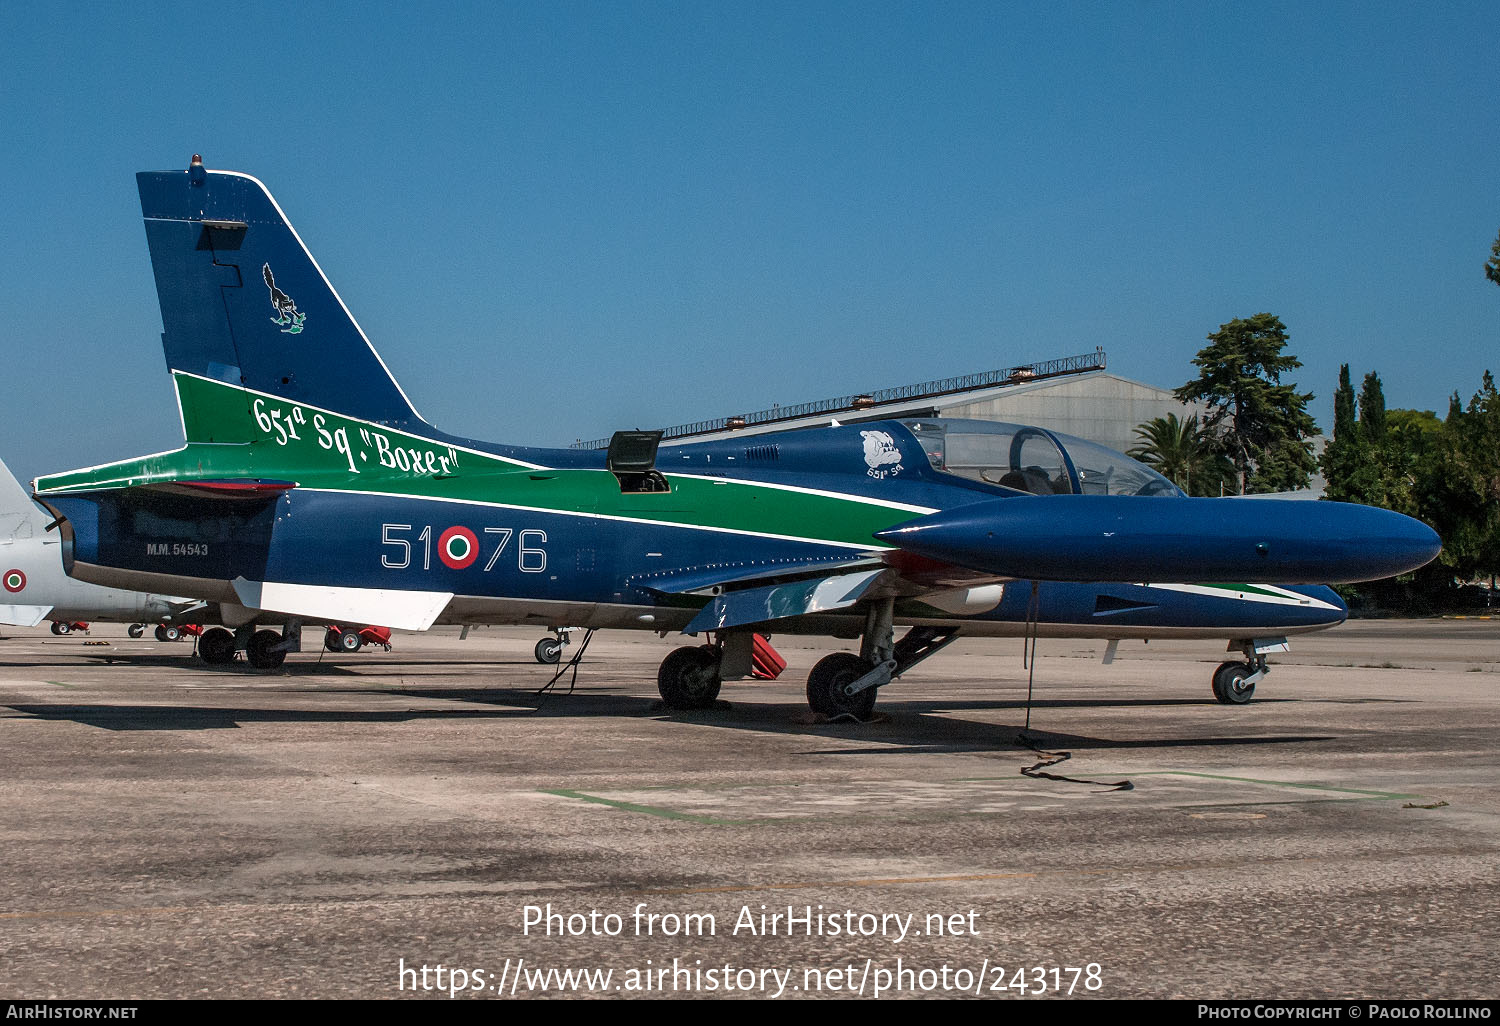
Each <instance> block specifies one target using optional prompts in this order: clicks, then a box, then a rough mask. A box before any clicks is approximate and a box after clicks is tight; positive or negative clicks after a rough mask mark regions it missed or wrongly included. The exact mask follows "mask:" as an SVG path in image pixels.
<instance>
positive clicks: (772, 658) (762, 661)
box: [750, 634, 786, 680]
mask: <svg viewBox="0 0 1500 1026" xmlns="http://www.w3.org/2000/svg"><path fill="white" fill-rule="evenodd" d="M784 669H786V660H785V659H783V658H781V653H780V652H778V651H776V650H775V649H774V648H772V647H771V642H770V641H769V640H768V639H767V638H766V636H765V635H764V634H757V635H756V636H755V647H754V648H753V649H752V650H751V653H750V676H752V677H758V678H760V679H761V680H775V679H776V678H777V677H779V676H781V671H782V670H784Z"/></svg>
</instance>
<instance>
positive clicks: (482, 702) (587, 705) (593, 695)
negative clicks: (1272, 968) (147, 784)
mask: <svg viewBox="0 0 1500 1026" xmlns="http://www.w3.org/2000/svg"><path fill="white" fill-rule="evenodd" d="M298 694H299V695H302V696H307V697H314V696H317V695H357V696H379V697H380V698H381V699H382V700H383V701H385V700H388V699H389V698H391V697H394V696H401V697H405V698H411V699H416V700H420V701H433V700H438V701H446V702H450V703H464V704H463V705H450V706H448V707H446V708H435V709H326V708H295V709H294V708H277V707H269V708H254V707H213V706H201V705H199V706H189V705H149V706H148V705H114V704H63V703H58V704H37V703H30V704H12V705H10V706H9V708H10V709H12V710H14V711H15V712H17V713H20V714H21V715H24V716H31V717H35V718H38V719H44V720H69V721H72V722H75V723H80V724H85V725H88V726H93V727H99V728H101V729H104V730H121V731H129V730H226V729H236V728H238V727H240V726H241V725H243V724H249V723H371V724H377V723H384V724H389V723H404V722H412V721H419V720H466V719H472V720H480V719H484V720H506V719H521V718H526V717H536V716H542V717H547V718H553V717H561V718H573V717H576V718H611V717H614V718H621V719H625V718H636V717H648V716H656V717H670V718H671V719H674V720H677V721H681V722H684V723H693V724H697V725H701V726H710V727H719V728H722V729H727V730H742V731H750V732H754V733H759V734H786V735H802V736H806V737H808V738H810V739H812V738H829V739H832V738H840V739H844V740H860V741H868V742H872V743H873V744H874V745H876V746H878V747H863V748H853V749H851V748H835V749H813V750H809V751H806V752H803V753H801V754H804V755H844V756H847V755H893V754H902V753H908V754H917V753H924V752H925V753H944V752H952V753H960V752H991V751H996V750H999V749H1026V748H1030V747H1031V745H1028V744H1027V743H1025V742H1023V741H1021V740H1020V733H1021V731H1020V730H1019V728H1018V725H1017V724H1014V723H1011V724H999V723H989V722H979V721H975V720H965V719H956V718H954V717H952V716H949V715H942V714H945V713H950V712H952V711H953V710H954V709H969V710H984V709H991V710H993V709H1004V710H1021V709H1023V708H1024V703H1022V702H1018V701H1014V700H1008V699H1007V700H1001V701H993V702H980V701H972V700H969V701H963V702H948V701H932V702H922V701H911V702H892V703H890V704H888V705H887V706H885V707H883V708H882V709H881V710H880V711H879V712H878V713H877V715H876V716H875V718H874V719H872V720H870V721H869V722H866V723H857V722H852V721H837V720H834V721H830V720H826V719H823V718H822V717H819V716H817V715H816V714H814V713H812V712H811V711H810V710H808V709H807V708H806V707H805V706H802V705H790V704H785V703H756V702H748V701H741V702H735V703H730V702H722V701H721V702H718V703H716V705H715V706H714V707H713V708H709V709H702V710H696V711H692V712H681V711H670V710H667V709H666V708H665V707H664V706H663V705H662V703H661V701H660V700H658V699H654V698H645V697H639V696H633V695H619V694H600V693H599V692H597V691H594V690H587V691H574V692H572V693H571V694H568V693H549V694H546V695H538V694H537V692H536V691H534V690H518V689H500V688H424V687H405V688H402V687H378V688H359V689H347V688H337V689H322V690H319V691H299V692H298ZM1283 701H1291V700H1290V699H1284V700H1283ZM1203 704H1205V703H1203V702H1199V701H1193V700H1186V699H1141V700H1139V701H1134V702H1132V701H1128V700H1122V699H1110V700H1107V701H1105V702H1097V703H1096V702H1088V701H1083V700H1073V699H1067V700H1042V701H1038V702H1033V703H1032V711H1033V713H1034V714H1035V713H1036V712H1038V711H1046V710H1060V709H1069V708H1073V707H1082V708H1091V707H1095V706H1099V705H1108V706H1112V707H1139V708H1142V709H1145V708H1151V707H1162V706H1168V707H1170V706H1195V705H1203ZM1018 718H1019V717H1018ZM1029 736H1030V739H1031V742H1032V744H1035V745H1040V746H1042V747H1045V748H1071V749H1104V750H1108V749H1152V748H1184V747H1224V746H1241V745H1285V744H1307V743H1315V742H1325V741H1330V740H1336V735H1332V734H1280V735H1231V736H1217V735H1207V736H1201V737H1169V738H1145V739H1136V738H1125V739H1115V738H1104V737H1090V736H1087V735H1082V734H1070V733H1063V732H1059V731H1056V730H1051V729H1047V728H1046V727H1045V726H1040V725H1038V726H1034V727H1033V728H1032V730H1031V731H1030V735H1029Z"/></svg>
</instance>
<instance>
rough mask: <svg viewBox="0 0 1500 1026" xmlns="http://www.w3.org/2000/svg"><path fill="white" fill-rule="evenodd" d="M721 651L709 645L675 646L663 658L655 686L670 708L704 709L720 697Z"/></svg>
mask: <svg viewBox="0 0 1500 1026" xmlns="http://www.w3.org/2000/svg"><path fill="white" fill-rule="evenodd" d="M720 683H722V682H721V681H720V680H719V653H718V651H717V650H715V649H714V648H712V647H710V646H708V645H702V646H699V647H698V648H678V649H674V650H673V651H672V653H671V654H670V655H668V656H667V657H666V658H665V659H663V660H662V661H661V669H659V670H658V671H657V672H656V687H657V690H658V691H660V692H661V700H662V701H663V702H665V703H667V708H668V709H704V708H707V707H708V706H710V705H712V704H713V702H714V699H716V698H718V697H719V685H720Z"/></svg>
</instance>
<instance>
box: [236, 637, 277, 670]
mask: <svg viewBox="0 0 1500 1026" xmlns="http://www.w3.org/2000/svg"><path fill="white" fill-rule="evenodd" d="M280 642H281V635H280V634H277V633H276V632H275V631H256V632H255V633H254V634H252V635H251V636H250V644H249V645H247V646H246V648H245V655H246V656H248V657H249V659H250V665H251V666H253V667H255V668H256V669H257V670H274V669H276V668H277V667H278V666H280V665H281V664H282V663H284V662H286V653H285V652H273V651H271V646H272V645H277V644H280Z"/></svg>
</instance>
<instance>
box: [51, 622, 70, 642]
mask: <svg viewBox="0 0 1500 1026" xmlns="http://www.w3.org/2000/svg"><path fill="white" fill-rule="evenodd" d="M72 630H73V628H71V627H69V626H68V625H67V624H65V623H58V622H57V621H56V620H53V621H52V633H53V634H56V635H57V636H58V637H59V638H60V637H62V636H63V635H64V634H68V633H70V632H71V631H72Z"/></svg>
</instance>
